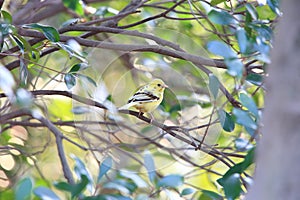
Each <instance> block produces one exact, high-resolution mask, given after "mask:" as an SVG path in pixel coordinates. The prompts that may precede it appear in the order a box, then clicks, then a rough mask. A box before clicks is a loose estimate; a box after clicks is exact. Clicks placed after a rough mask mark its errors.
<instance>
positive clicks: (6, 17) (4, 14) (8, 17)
mask: <svg viewBox="0 0 300 200" xmlns="http://www.w3.org/2000/svg"><path fill="white" fill-rule="evenodd" d="M1 18H3V19H4V20H5V21H6V22H7V23H9V24H11V23H12V16H11V15H10V13H9V12H6V11H5V10H1Z"/></svg>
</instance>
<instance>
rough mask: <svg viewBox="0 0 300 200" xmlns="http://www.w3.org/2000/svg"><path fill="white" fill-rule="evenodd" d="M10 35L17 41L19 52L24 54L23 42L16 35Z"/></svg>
mask: <svg viewBox="0 0 300 200" xmlns="http://www.w3.org/2000/svg"><path fill="white" fill-rule="evenodd" d="M11 36H12V38H13V39H14V41H15V42H16V43H17V45H18V47H19V49H20V51H21V53H22V54H24V51H25V47H24V45H23V42H22V41H21V40H20V39H19V38H18V37H16V36H15V35H11Z"/></svg>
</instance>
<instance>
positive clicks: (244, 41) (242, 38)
mask: <svg viewBox="0 0 300 200" xmlns="http://www.w3.org/2000/svg"><path fill="white" fill-rule="evenodd" d="M236 38H237V40H238V43H239V47H240V51H241V53H246V52H247V46H248V38H247V34H246V31H245V29H243V28H238V29H237V31H236Z"/></svg>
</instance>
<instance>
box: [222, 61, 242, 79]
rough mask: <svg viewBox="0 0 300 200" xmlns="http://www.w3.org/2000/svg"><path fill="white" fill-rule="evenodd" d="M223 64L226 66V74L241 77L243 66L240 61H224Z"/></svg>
mask: <svg viewBox="0 0 300 200" xmlns="http://www.w3.org/2000/svg"><path fill="white" fill-rule="evenodd" d="M225 64H226V65H227V68H228V70H227V72H228V74H230V75H231V76H236V77H239V78H241V77H242V76H243V71H244V64H243V63H242V61H241V60H240V59H237V58H233V59H225Z"/></svg>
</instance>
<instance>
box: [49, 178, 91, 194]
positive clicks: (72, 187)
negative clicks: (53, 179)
mask: <svg viewBox="0 0 300 200" xmlns="http://www.w3.org/2000/svg"><path fill="white" fill-rule="evenodd" d="M88 183H89V179H88V178H87V177H86V176H85V175H81V178H80V182H79V183H76V184H69V183H66V182H59V183H55V184H54V186H55V187H56V188H57V189H59V190H62V191H67V192H70V193H71V196H72V198H74V197H77V196H79V195H80V194H81V193H82V192H83V191H84V190H85V188H86V186H87V185H88Z"/></svg>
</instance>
